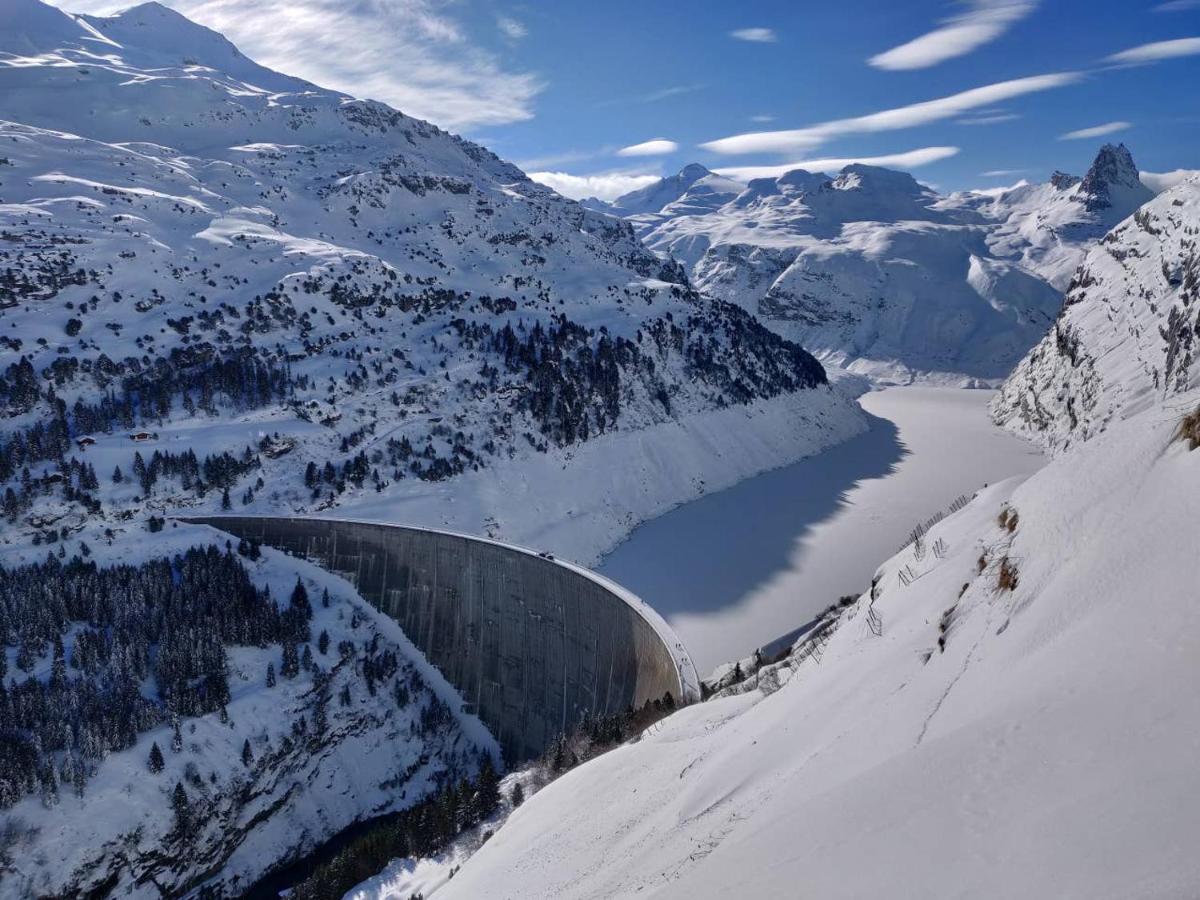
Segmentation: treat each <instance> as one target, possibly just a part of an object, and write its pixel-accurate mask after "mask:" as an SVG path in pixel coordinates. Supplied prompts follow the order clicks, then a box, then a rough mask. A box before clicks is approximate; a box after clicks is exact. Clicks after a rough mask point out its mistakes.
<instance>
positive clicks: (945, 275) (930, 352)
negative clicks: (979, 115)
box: [614, 145, 1154, 383]
mask: <svg viewBox="0 0 1200 900" xmlns="http://www.w3.org/2000/svg"><path fill="white" fill-rule="evenodd" d="M706 172H707V170H705V169H703V167H699V166H689V167H687V168H686V169H684V170H683V171H682V172H680V173H679V174H678V175H675V176H672V177H671V178H668V179H663V180H662V181H661V182H659V183H657V184H654V185H650V186H648V187H646V188H643V189H642V190H640V191H638V192H635V194H633V195H629V197H627V198H621V199H619V200H618V201H616V203H615V204H614V211H615V212H617V213H619V214H622V215H626V216H627V217H629V220H630V221H631V222H633V223H634V225H635V227H636V228H637V230H638V232H639V234H641V235H642V237H643V238H644V239H645V240H646V242H647V243H648V244H649V245H650V246H651V247H653V248H654V249H656V250H658V251H659V252H661V253H664V254H668V255H670V256H671V257H673V258H675V259H677V260H679V261H680V262H681V263H683V264H684V266H685V267H687V269H688V271H689V272H690V273H691V275H692V278H693V280H694V282H695V284H696V286H697V287H698V288H699V289H700V290H702V291H705V292H708V293H711V294H713V295H714V296H718V297H721V298H723V299H726V300H729V301H730V302H734V303H738V304H740V305H741V306H743V307H744V308H746V309H748V310H750V311H751V312H755V313H757V314H758V315H759V316H760V317H761V318H762V320H763V321H764V322H765V323H767V324H768V325H769V326H770V327H771V328H772V329H774V330H775V331H777V332H779V333H780V334H783V335H786V336H787V337H789V338H792V339H794V340H797V341H799V342H800V343H801V344H803V345H804V346H805V347H807V348H809V349H811V350H812V351H813V352H814V353H816V355H817V356H818V357H819V358H821V359H822V360H825V361H828V362H831V363H833V364H835V365H840V366H846V367H848V368H849V369H851V371H855V372H859V373H862V374H866V375H870V376H872V377H874V378H876V379H879V380H885V381H893V382H894V381H900V382H904V381H908V380H911V379H912V378H914V377H916V378H921V379H925V380H936V381H946V382H950V383H972V381H973V380H974V381H989V382H993V383H994V382H998V381H999V380H1000V379H1001V378H1003V377H1004V376H1005V375H1006V374H1007V373H1008V372H1009V371H1010V370H1011V369H1012V367H1013V366H1014V365H1015V364H1016V363H1017V361H1018V360H1019V359H1020V358H1021V357H1022V356H1023V355H1024V353H1025V352H1026V351H1027V350H1028V349H1029V347H1031V346H1032V345H1033V344H1034V343H1036V341H1037V340H1038V338H1039V337H1040V336H1041V335H1042V334H1044V333H1045V330H1046V328H1047V326H1048V325H1049V324H1050V322H1051V321H1052V320H1053V317H1054V315H1055V314H1056V313H1057V312H1058V309H1059V307H1060V304H1061V292H1062V290H1064V289H1065V287H1066V283H1067V281H1068V280H1069V278H1070V273H1071V272H1072V271H1073V270H1074V268H1075V266H1076V265H1077V264H1078V262H1079V260H1080V259H1081V258H1082V255H1083V253H1084V252H1086V249H1087V247H1089V246H1091V244H1093V243H1094V242H1095V241H1097V240H1098V239H1099V238H1100V237H1101V236H1102V235H1103V234H1104V233H1105V232H1106V231H1107V230H1108V229H1109V228H1111V227H1112V225H1114V224H1115V223H1116V222H1118V221H1120V220H1121V219H1123V218H1125V217H1126V216H1128V215H1129V214H1130V213H1132V212H1133V211H1134V210H1135V209H1136V208H1137V207H1138V206H1140V205H1141V204H1142V203H1144V202H1146V201H1147V200H1149V199H1150V198H1151V197H1152V196H1154V192H1153V191H1151V190H1150V188H1148V187H1146V186H1145V185H1143V184H1142V182H1141V180H1140V178H1139V173H1138V171H1137V168H1136V167H1135V166H1134V164H1133V159H1132V157H1131V156H1130V154H1129V151H1128V150H1127V149H1126V148H1125V147H1124V146H1119V147H1113V146H1111V145H1106V146H1105V147H1103V148H1102V149H1101V151H1100V153H1099V154H1098V155H1097V157H1096V161H1095V163H1094V164H1093V166H1092V167H1091V169H1090V170H1089V172H1088V173H1087V175H1086V177H1084V178H1082V179H1079V178H1075V177H1072V176H1067V175H1062V174H1061V173H1056V174H1055V175H1054V176H1053V177H1052V178H1051V180H1050V182H1048V183H1046V184H1040V185H1028V184H1024V185H1020V186H1017V187H1015V188H1013V189H1010V190H1006V191H998V192H967V193H960V194H953V195H950V196H948V197H942V196H940V195H938V194H937V193H936V192H934V191H932V190H931V189H929V188H927V187H925V186H923V185H921V184H920V183H918V182H917V181H916V180H914V179H913V178H912V176H910V175H908V174H906V173H902V172H895V171H891V170H887V169H880V168H876V167H871V166H863V165H854V166H848V167H847V168H845V169H844V170H843V171H842V172H841V173H840V174H839V175H837V176H836V177H832V178H831V177H829V176H825V175H820V174H814V173H809V172H804V171H799V170H798V171H795V172H789V173H788V174H786V175H784V176H783V177H782V178H778V179H769V178H763V179H756V180H754V181H751V182H750V183H749V184H748V185H746V186H745V188H744V189H743V190H741V191H739V192H735V191H734V189H733V188H732V187H731V186H730V185H729V183H728V179H721V178H720V176H717V175H712V174H707V175H705V174H702V173H706ZM714 180H717V181H719V182H720V183H721V185H722V187H721V189H720V190H715V189H714V188H713V187H712V184H713V183H714ZM664 200H665V201H667V202H665V203H662V204H661V205H659V206H658V208H657V209H653V208H648V207H653V206H654V205H655V204H659V203H660V201H664Z"/></svg>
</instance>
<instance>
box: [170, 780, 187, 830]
mask: <svg viewBox="0 0 1200 900" xmlns="http://www.w3.org/2000/svg"><path fill="white" fill-rule="evenodd" d="M171 810H172V812H174V813H175V827H176V828H177V829H178V830H179V831H180V832H185V831H187V830H188V824H189V820H190V819H191V804H190V803H189V802H188V795H187V791H185V790H184V789H183V782H182V781H177V782H175V790H174V791H173V792H172V793H171Z"/></svg>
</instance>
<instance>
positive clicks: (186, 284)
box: [0, 0, 862, 558]
mask: <svg viewBox="0 0 1200 900" xmlns="http://www.w3.org/2000/svg"><path fill="white" fill-rule="evenodd" d="M0 14H2V15H4V16H6V17H7V18H6V21H4V22H3V23H2V24H3V26H4V28H3V33H4V35H5V41H6V44H5V46H6V47H7V48H9V49H8V50H7V51H6V52H5V53H4V55H3V56H0V117H2V118H3V119H4V120H6V121H5V122H4V123H3V124H2V125H0V130H2V135H0V140H2V142H3V143H2V146H3V147H4V156H3V162H2V163H0V198H2V200H3V203H4V206H3V208H2V209H3V215H4V220H3V227H4V229H5V235H6V241H5V242H4V243H3V244H0V272H3V273H4V274H3V275H2V276H0V302H3V303H4V305H5V306H6V309H5V310H4V312H3V316H4V318H5V319H6V320H7V323H6V326H5V328H4V333H5V335H6V337H5V341H6V344H5V347H6V352H7V353H8V354H9V359H10V361H11V363H12V364H13V365H16V364H17V363H18V362H19V361H20V360H21V358H22V357H25V358H27V360H28V363H29V365H30V367H31V368H32V370H33V371H34V372H35V373H36V374H37V376H38V377H37V378H36V379H35V382H34V383H35V384H36V388H34V387H32V386H31V387H30V389H29V391H28V392H26V393H27V394H28V395H27V396H26V395H22V397H21V399H20V400H19V401H17V402H11V400H10V402H9V403H8V412H9V420H8V423H9V425H10V426H11V427H23V426H24V427H27V426H30V425H31V424H32V423H33V422H34V421H36V420H37V419H38V418H39V417H42V418H44V417H46V416H47V414H48V411H49V410H50V408H51V404H52V402H53V398H52V397H51V395H50V393H49V387H50V384H51V381H52V382H53V389H54V394H53V397H54V398H59V399H62V400H64V401H65V402H66V403H67V404H68V406H73V404H74V403H75V402H76V400H77V399H81V400H83V401H84V402H85V404H86V403H87V402H89V400H92V399H94V398H96V397H98V396H102V395H103V393H104V392H106V391H109V390H110V389H111V388H112V386H114V385H122V384H125V383H127V382H128V381H129V379H133V380H135V381H138V380H144V379H146V378H152V379H158V380H161V378H162V377H164V375H168V377H170V378H175V379H186V378H187V377H188V376H187V375H186V374H185V373H186V372H187V371H194V370H195V368H196V367H197V366H210V367H211V366H216V365H219V364H222V361H224V360H227V359H228V358H230V357H231V356H234V357H237V359H239V360H241V362H240V363H239V365H242V366H243V367H258V369H259V370H261V372H260V374H263V375H264V377H265V373H267V372H268V371H269V372H270V373H271V377H272V378H274V385H273V387H272V388H271V389H270V391H268V393H270V394H271V396H270V397H267V398H263V397H262V396H256V397H254V398H243V397H238V398H236V400H233V399H232V398H230V397H229V396H227V394H228V392H225V395H222V396H218V397H217V398H216V401H214V402H212V403H209V404H207V407H206V408H207V409H208V410H209V411H210V412H218V413H219V412H220V410H219V407H221V406H222V401H226V405H229V402H230V401H232V404H233V405H235V406H238V407H239V409H238V412H239V413H242V414H243V418H244V419H245V420H246V421H247V422H249V421H250V420H254V421H255V422H256V423H257V430H258V431H261V432H264V433H266V432H274V431H279V432H280V433H281V435H282V436H283V437H284V438H285V439H287V440H290V441H293V442H299V444H300V445H301V450H302V452H300V453H297V454H294V455H293V456H291V457H290V458H289V459H287V460H284V461H283V462H281V463H279V464H278V465H275V464H273V463H271V462H268V463H265V464H264V465H265V475H264V480H266V481H268V482H270V486H269V488H268V492H269V493H270V494H271V496H270V497H269V498H267V497H265V496H264V495H263V493H262V492H261V491H256V492H255V496H254V498H253V499H252V500H251V501H250V502H248V503H247V505H248V506H251V507H252V508H260V509H282V508H286V509H289V510H294V511H299V510H311V509H314V508H317V507H324V506H328V505H329V504H330V503H331V502H334V503H338V504H342V505H345V504H347V503H349V502H351V501H356V500H359V501H361V500H368V499H369V500H370V501H371V502H372V504H373V505H374V506H376V507H378V505H379V503H380V502H384V503H386V502H388V501H389V500H390V499H391V498H396V497H401V496H403V497H404V498H406V499H413V500H414V501H416V502H418V503H419V502H420V499H421V498H422V497H424V496H425V495H426V494H428V493H429V491H428V489H427V485H428V484H429V483H430V482H431V481H447V480H453V479H454V477H456V476H460V475H462V474H465V473H475V472H479V471H483V470H487V469H490V468H495V467H497V466H501V465H508V464H511V463H513V461H514V460H527V461H528V460H531V459H532V460H534V462H533V463H531V464H532V465H534V466H535V467H537V466H540V465H541V463H540V462H537V461H536V458H537V457H539V456H544V455H549V456H555V457H556V458H557V457H558V456H561V455H564V454H565V456H566V457H568V458H569V457H571V456H572V455H573V454H576V453H578V452H580V448H582V447H583V446H584V445H586V444H588V443H589V442H592V441H596V440H598V439H611V440H619V438H620V436H621V435H622V434H625V433H633V432H635V431H643V430H645V429H654V428H658V429H660V430H661V429H663V428H667V429H672V428H678V427H679V426H680V425H681V424H683V423H688V422H692V421H697V420H698V419H697V417H704V416H711V415H715V414H722V415H725V416H728V415H730V412H729V411H730V410H733V409H739V408H740V409H745V408H747V405H748V404H754V403H762V402H775V403H776V404H777V405H779V406H781V407H786V408H787V409H788V410H789V411H790V412H791V413H792V414H793V415H792V416H791V417H790V423H791V424H790V426H789V427H790V428H791V429H792V430H791V435H790V436H791V437H792V438H794V439H799V440H800V441H801V449H800V451H799V452H801V453H802V452H806V450H807V451H808V452H811V451H812V450H815V449H818V448H819V447H820V446H824V445H826V444H827V443H828V442H829V441H834V440H837V439H840V438H841V437H844V436H845V435H846V434H848V433H851V432H853V431H854V430H856V429H858V428H861V427H862V423H861V421H860V420H859V419H858V418H857V416H856V414H855V413H854V412H853V410H852V406H851V404H850V403H849V402H848V401H846V400H845V399H844V398H843V397H842V396H841V395H840V394H838V393H836V392H834V391H832V390H831V389H830V388H828V387H826V386H825V376H824V374H823V372H822V371H821V367H820V366H819V365H817V364H816V362H815V361H814V360H813V359H812V357H811V356H809V355H808V354H807V353H805V352H804V351H803V350H801V349H800V348H799V347H797V346H795V345H793V344H789V343H787V342H785V341H781V340H779V339H778V338H777V337H776V336H775V335H773V334H772V333H771V332H769V331H767V330H765V329H764V328H762V327H761V326H760V325H759V324H758V323H757V321H756V320H755V319H754V318H753V317H751V316H748V315H746V314H745V313H743V312H742V311H741V310H740V309H738V308H736V307H734V306H730V305H727V304H723V303H721V302H719V301H715V300H712V299H708V298H703V297H700V296H698V295H697V294H696V293H695V292H694V291H693V290H692V289H691V287H690V286H689V284H688V281H687V278H686V275H685V273H684V272H683V271H682V270H681V269H680V268H679V267H678V266H677V265H675V264H674V263H671V262H664V261H663V260H661V259H660V258H658V257H657V256H655V255H654V254H653V253H651V252H649V251H647V250H646V249H645V248H644V247H643V246H642V245H641V244H640V242H639V241H638V240H637V238H636V237H635V236H634V234H633V231H632V229H631V227H630V226H629V225H627V224H625V223H623V222H621V221H620V220H618V219H614V218H613V217H611V216H607V215H603V214H600V213H596V212H593V211H588V210H585V209H584V208H582V207H581V206H580V205H578V204H576V203H574V202H572V201H569V200H566V199H565V198H563V197H561V196H559V195H557V194H555V193H554V192H552V191H550V190H549V189H547V188H545V187H542V186H540V185H538V184H536V183H534V182H532V181H530V180H529V179H528V178H526V177H525V175H524V174H523V173H521V172H520V171H519V170H518V169H516V168H515V167H513V166H512V165H510V164H508V163H505V162H503V161H501V160H500V159H498V158H496V157H495V156H494V155H492V154H491V153H489V152H488V151H487V150H485V149H483V148H481V147H478V146H476V145H474V144H470V143H468V142H466V141H463V140H461V139H459V138H457V137H454V136H453V135H449V134H446V133H445V132H442V131H440V130H439V129H437V128H435V127H434V126H432V125H429V124H428V123H425V122H420V121H417V120H414V119H411V118H409V117H407V116H404V115H403V114H402V113H399V112H396V111H394V110H392V109H389V108H388V107H386V106H383V105H381V104H378V103H372V102H367V101H357V100H353V99H351V98H349V97H346V96H343V95H340V94H336V93H333V92H329V91H325V90H322V89H319V88H316V87H314V86H313V85H310V84H308V83H306V82H303V81H299V80H297V79H292V78H288V77H286V76H283V75H279V74H277V73H273V72H270V71H268V70H265V69H262V68H261V67H259V66H257V65H255V64H254V63H252V62H251V61H249V60H247V59H245V58H244V57H243V56H241V54H240V53H238V51H237V50H236V49H235V48H233V47H232V45H230V44H229V43H228V42H227V41H226V40H225V39H224V38H222V37H221V36H220V35H217V34H215V33H213V32H211V31H209V30H208V29H205V28H202V27H200V26H197V25H195V24H193V23H191V22H189V21H188V20H186V19H184V18H183V17H181V16H179V15H178V14H176V13H174V12H172V11H170V10H168V9H166V8H165V7H161V6H159V5H157V4H154V3H150V4H146V5H143V6H139V7H135V8H134V9H132V10H129V11H127V12H125V13H122V14H121V15H119V16H114V17H112V18H109V19H103V18H95V17H76V18H72V17H69V16H66V15H64V14H63V13H61V12H59V11H57V10H55V9H52V8H50V7H48V6H44V5H43V4H40V3H38V2H36V0H19V2H14V3H10V4H6V5H5V7H4V10H3V12H2V13H0ZM63 96H70V97H71V100H72V102H71V103H62V102H59V98H61V97H63ZM13 372H14V373H15V372H16V370H15V369H14V370H13ZM49 372H52V373H53V375H48V374H46V373H49ZM148 373H149V374H148ZM17 377H18V376H17V375H15V374H10V378H17ZM241 381H242V382H243V383H244V379H241ZM6 390H7V391H8V394H9V395H11V394H12V392H13V391H14V390H16V391H18V392H20V390H21V389H20V388H12V387H10V388H7V389H6ZM260 393H261V392H260ZM35 395H36V396H35ZM177 399H178V398H177ZM281 399H282V401H283V402H282V403H281V402H280V400H281ZM265 401H269V402H265ZM195 405H196V404H194V403H193V404H192V406H193V407H194V406H195ZM200 405H201V406H202V407H204V406H205V405H204V404H200ZM175 411H177V407H173V408H172V411H171V412H169V413H168V414H166V415H158V414H157V413H156V414H155V415H154V416H151V417H150V418H153V419H155V420H156V421H155V424H156V426H158V431H159V433H160V434H161V435H167V434H168V433H170V437H164V438H163V441H164V442H167V441H170V440H173V439H174V438H177V437H180V435H179V434H178V433H177V432H175V431H173V426H172V423H173V422H175V421H176V420H177V419H178V416H176V415H175ZM187 411H189V412H190V408H189V409H188V410H187ZM65 418H66V422H65V425H64V428H65V430H67V431H70V432H72V433H76V432H78V431H80V430H96V429H95V426H94V425H93V424H92V423H93V422H95V423H97V424H99V425H104V424H105V423H104V422H103V421H102V420H103V418H104V417H103V415H100V416H99V417H92V418H90V419H87V424H86V425H82V426H81V422H80V421H78V420H77V421H74V422H72V421H70V420H71V418H72V417H71V415H66V417H65ZM85 418H87V417H85ZM141 418H145V416H144V413H142V411H140V410H139V411H137V414H134V413H132V412H131V413H130V414H129V415H127V416H126V419H127V421H126V422H125V427H133V426H135V425H141V424H146V423H143V422H140V421H139V422H135V421H133V419H141ZM159 420H161V421H159ZM818 421H821V422H823V424H822V425H821V426H819V427H818V425H817V424H816V423H817V422H818ZM771 428H772V429H775V430H773V431H771V432H770V434H771V440H774V439H775V434H776V431H777V430H778V429H777V427H776V426H771ZM822 429H824V430H826V432H827V433H825V434H818V432H819V431H821V430H822ZM251 430H252V431H253V430H254V429H253V428H251ZM804 433H807V434H808V435H809V437H808V438H802V437H801V435H803V434H804ZM760 434H762V432H760ZM260 437H261V435H260ZM256 439H257V438H256ZM102 442H103V441H102ZM632 444H633V446H634V447H635V448H636V447H637V446H643V445H644V441H639V442H632ZM637 452H638V451H637V450H636V449H635V450H634V458H633V459H630V460H627V463H628V467H629V468H630V469H633V470H639V471H640V470H641V469H643V468H644V470H645V471H646V472H647V473H650V474H653V471H654V469H655V467H656V466H661V460H658V461H656V459H657V457H656V458H655V459H644V458H639V457H638V456H637ZM772 452H773V451H772ZM350 458H356V459H359V462H358V467H359V468H360V469H362V468H365V469H366V471H367V474H368V475H369V476H370V479H369V481H370V487H374V488H376V489H377V490H376V491H374V492H371V491H370V487H369V488H368V492H367V493H365V494H364V493H363V492H362V491H361V490H360V488H361V486H362V483H363V480H364V479H363V478H361V477H360V478H355V479H346V478H343V477H341V476H340V473H341V469H342V465H341V463H342V462H344V461H346V460H348V459H350ZM297 459H300V462H299V463H297V461H296V460H297ZM306 460H312V461H315V462H316V463H317V465H318V466H320V467H322V468H323V467H324V463H325V462H326V461H331V462H332V463H334V464H335V466H334V467H335V468H336V469H337V470H338V473H336V477H335V478H333V479H331V480H327V479H318V482H319V484H316V485H314V484H313V483H312V480H311V479H309V483H305V482H304V481H303V480H302V478H301V475H302V471H303V468H304V461H306ZM781 461H782V460H781V459H779V458H778V457H777V456H776V457H773V458H770V459H768V458H767V457H766V456H764V457H763V458H761V459H758V460H756V461H749V460H745V461H744V463H745V465H747V466H748V467H750V468H749V469H747V470H746V471H741V472H737V471H734V470H733V469H732V468H730V464H728V463H721V465H723V466H725V468H726V469H727V471H726V473H725V474H720V475H718V473H717V472H716V471H715V470H714V471H709V472H708V473H707V475H708V476H710V477H712V478H718V479H720V478H724V479H730V478H736V477H738V476H739V475H744V474H748V472H749V471H751V470H753V467H754V466H762V465H771V464H778V463H779V462H781ZM710 462H713V463H716V462H717V460H716V458H715V457H713V458H712V459H711V460H710ZM735 465H736V464H735ZM550 468H552V469H561V468H562V466H561V465H560V464H559V463H556V464H554V465H553V466H552V467H550ZM702 470H703V466H700V467H698V468H696V469H693V470H692V471H691V472H690V473H689V475H688V479H689V480H690V482H691V483H690V484H688V485H687V486H686V487H684V488H683V489H684V490H685V492H686V493H685V496H690V495H692V494H693V493H694V492H695V490H696V483H697V479H699V480H704V478H705V474H706V473H705V472H703V471H702ZM288 476H290V477H288ZM508 477H509V478H511V477H512V473H509V476H508ZM330 487H333V488H334V490H333V491H332V495H333V496H332V499H331V497H330V494H331V491H330V490H329V488H330ZM318 488H319V490H318ZM670 490H674V491H677V490H678V488H677V487H672V488H671V489H670ZM568 493H569V491H568ZM576 499H578V498H576ZM680 499H682V497H680V496H673V497H670V496H665V495H664V496H661V497H659V498H657V499H656V500H654V501H653V505H651V506H650V507H636V508H635V507H634V506H630V505H628V503H627V502H626V501H621V500H618V501H616V502H615V503H613V502H612V501H609V500H607V499H601V498H589V500H588V501H587V502H588V503H592V502H600V503H602V504H603V506H604V507H605V508H604V509H603V510H601V511H597V512H598V515H599V516H600V518H601V519H603V521H604V524H603V525H602V526H601V527H600V528H599V530H600V532H602V533H600V534H599V536H597V535H592V536H591V537H590V538H589V540H591V541H592V545H591V546H587V547H581V548H574V547H573V548H570V549H573V550H575V551H576V552H577V553H581V554H582V555H583V556H584V557H585V558H586V557H589V556H591V555H593V554H595V553H596V552H598V551H599V550H601V549H603V547H604V546H605V545H606V544H611V543H613V542H615V541H616V540H618V539H619V538H620V536H621V535H622V534H623V533H624V531H626V530H627V529H628V527H630V525H631V524H632V521H634V520H636V518H642V517H645V516H646V515H649V514H652V513H653V512H654V511H655V509H657V508H658V506H659V505H661V506H663V508H666V507H669V506H670V505H673V504H674V503H677V502H679V500H680ZM189 502H190V501H189ZM213 502H215V501H214V499H210V500H209V501H208V505H211V504H212V503H213ZM256 504H257V506H256ZM623 504H624V505H623ZM201 505H204V504H201ZM443 507H445V504H443ZM475 507H476V508H475V509H474V510H473V511H472V513H471V514H470V515H469V516H467V517H466V518H464V516H463V514H462V513H461V512H460V510H455V509H449V508H443V509H442V510H441V511H440V512H438V513H437V514H436V515H437V516H438V521H439V522H442V523H443V524H453V525H454V526H456V527H459V528H464V529H466V530H476V531H477V530H481V529H482V528H483V527H484V524H485V523H486V522H488V521H492V522H493V523H494V527H493V530H494V531H495V532H496V533H497V534H500V535H507V536H510V537H519V538H522V539H528V538H529V537H530V533H529V532H527V531H526V532H522V531H521V530H520V528H518V527H517V526H516V524H515V523H512V522H510V521H506V518H507V517H506V515H505V514H506V513H507V512H510V511H511V510H510V509H509V508H508V507H506V506H505V503H504V502H500V501H497V502H490V503H484V504H482V505H481V504H479V503H476V504H475ZM566 508H567V509H571V508H574V510H575V512H576V514H578V513H579V506H578V503H574V504H572V503H571V502H570V501H568V504H567V507H566ZM518 511H524V510H523V508H522V509H521V510H518ZM445 519H450V520H451V521H449V522H446V521H444V520H445ZM597 542H598V543H597ZM557 549H563V548H557Z"/></svg>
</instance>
